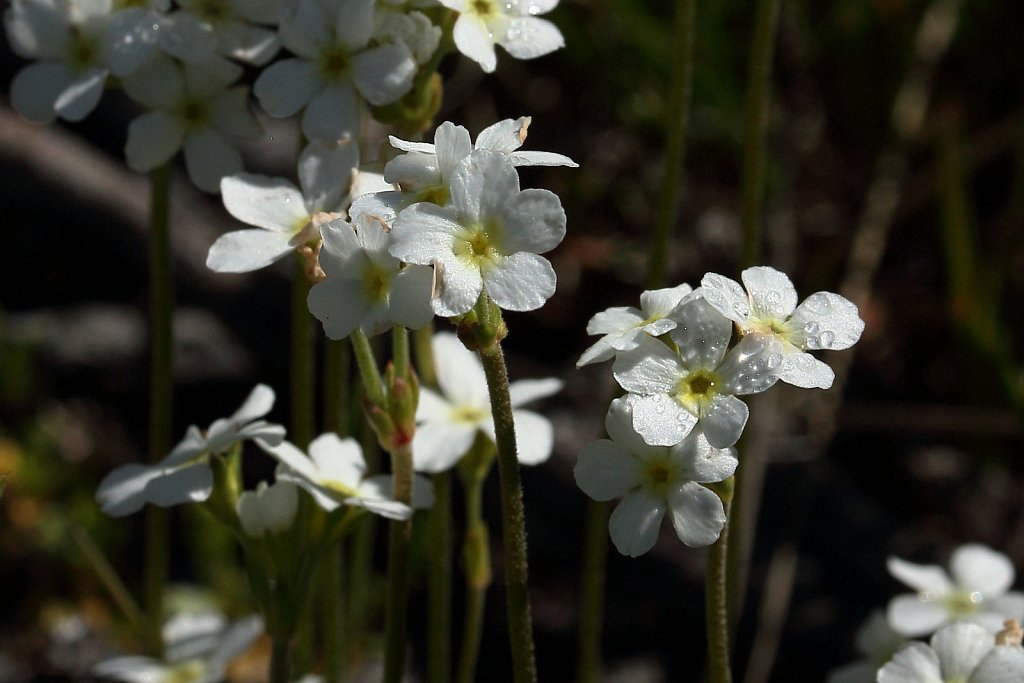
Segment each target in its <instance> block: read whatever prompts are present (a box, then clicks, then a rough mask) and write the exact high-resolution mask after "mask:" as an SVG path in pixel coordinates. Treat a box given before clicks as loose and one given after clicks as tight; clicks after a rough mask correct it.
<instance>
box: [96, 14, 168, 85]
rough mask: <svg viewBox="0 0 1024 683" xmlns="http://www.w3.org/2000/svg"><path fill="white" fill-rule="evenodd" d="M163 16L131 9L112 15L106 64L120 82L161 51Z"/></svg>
mask: <svg viewBox="0 0 1024 683" xmlns="http://www.w3.org/2000/svg"><path fill="white" fill-rule="evenodd" d="M160 18H161V15H160V14H159V13H158V12H153V11H151V10H148V9H143V8H141V7H127V8H124V9H122V10H120V11H118V12H116V13H114V14H112V15H111V16H110V18H109V20H108V21H107V23H106V26H105V27H104V29H103V38H102V47H101V48H100V49H101V52H102V55H103V63H105V64H107V65H108V66H110V71H111V73H113V74H114V75H115V76H117V77H118V78H124V77H125V76H127V75H128V74H130V73H132V72H133V71H135V70H136V69H138V68H139V67H140V66H141V65H142V64H143V63H144V62H145V61H146V60H147V59H148V58H150V57H152V55H153V53H154V50H156V48H157V35H158V33H159V29H154V28H153V26H154V25H156V26H159V23H157V22H159V21H160Z"/></svg>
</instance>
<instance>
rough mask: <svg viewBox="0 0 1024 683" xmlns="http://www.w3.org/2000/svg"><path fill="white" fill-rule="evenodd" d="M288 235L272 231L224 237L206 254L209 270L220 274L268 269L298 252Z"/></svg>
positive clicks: (241, 232)
mask: <svg viewBox="0 0 1024 683" xmlns="http://www.w3.org/2000/svg"><path fill="white" fill-rule="evenodd" d="M294 249H295V247H293V246H292V245H291V242H290V240H289V237H288V235H282V234H281V233H279V232H270V231H269V230H260V229H253V230H236V231H234V232H229V233H227V234H225V235H221V236H220V237H219V238H217V241H216V242H214V243H213V245H212V246H211V247H210V251H209V253H208V254H207V255H206V267H207V268H209V269H210V270H213V271H216V272H218V273H248V272H251V271H254V270H259V269H260V268H265V267H267V266H269V265H270V264H271V263H274V262H275V261H277V260H278V259H280V258H282V257H284V256H285V255H286V254H288V253H290V252H292V251H294Z"/></svg>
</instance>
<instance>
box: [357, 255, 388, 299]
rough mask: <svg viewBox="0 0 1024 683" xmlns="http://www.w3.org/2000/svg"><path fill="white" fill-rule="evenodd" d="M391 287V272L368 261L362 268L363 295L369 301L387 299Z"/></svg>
mask: <svg viewBox="0 0 1024 683" xmlns="http://www.w3.org/2000/svg"><path fill="white" fill-rule="evenodd" d="M390 289H391V273H390V272H388V271H387V270H385V269H384V268H381V267H380V266H378V265H377V264H376V263H373V262H372V261H370V262H369V263H367V265H366V267H365V268H363V296H365V297H366V300H367V301H369V302H371V303H381V302H383V301H385V300H387V297H388V292H389V291H390Z"/></svg>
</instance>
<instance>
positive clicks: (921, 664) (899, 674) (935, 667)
mask: <svg viewBox="0 0 1024 683" xmlns="http://www.w3.org/2000/svg"><path fill="white" fill-rule="evenodd" d="M878 683H943V678H942V673H941V671H940V669H939V658H938V657H937V656H936V655H935V653H934V652H933V651H932V649H931V648H930V647H928V646H927V645H925V644H924V643H911V644H910V645H907V646H906V647H904V648H903V649H902V650H900V651H899V652H897V653H896V655H895V656H894V657H893V658H892V661H890V662H889V663H888V664H886V665H885V666H883V667H882V668H881V669H879V671H878Z"/></svg>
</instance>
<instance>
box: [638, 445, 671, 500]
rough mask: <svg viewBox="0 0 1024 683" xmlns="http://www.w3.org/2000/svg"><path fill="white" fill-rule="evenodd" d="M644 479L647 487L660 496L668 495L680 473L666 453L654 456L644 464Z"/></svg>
mask: <svg viewBox="0 0 1024 683" xmlns="http://www.w3.org/2000/svg"><path fill="white" fill-rule="evenodd" d="M642 477H643V485H644V486H645V487H647V488H648V489H651V490H652V491H654V492H656V493H658V494H660V495H666V494H667V493H668V491H669V489H670V488H672V485H673V484H674V483H675V482H676V481H677V480H678V479H679V473H678V470H677V468H676V465H675V463H673V462H672V460H671V458H669V456H668V453H667V452H666V453H665V454H663V455H655V456H652V457H650V458H649V459H648V460H647V461H646V462H645V463H644V466H643V474H642Z"/></svg>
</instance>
